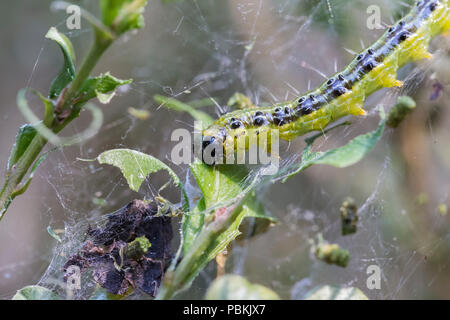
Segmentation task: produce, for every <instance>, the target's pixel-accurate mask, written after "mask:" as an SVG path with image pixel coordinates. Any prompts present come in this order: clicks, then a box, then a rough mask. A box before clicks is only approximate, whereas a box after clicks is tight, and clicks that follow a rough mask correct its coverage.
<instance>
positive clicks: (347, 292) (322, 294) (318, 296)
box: [306, 286, 369, 300]
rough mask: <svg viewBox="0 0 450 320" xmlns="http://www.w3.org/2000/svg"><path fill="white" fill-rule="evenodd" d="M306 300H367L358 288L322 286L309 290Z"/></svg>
mask: <svg viewBox="0 0 450 320" xmlns="http://www.w3.org/2000/svg"><path fill="white" fill-rule="evenodd" d="M306 300H369V298H367V296H366V295H365V294H364V293H363V292H362V291H361V290H359V289H358V288H354V287H347V288H338V287H332V286H323V287H319V288H315V289H313V290H311V291H310V292H309V293H308V294H307V297H306Z"/></svg>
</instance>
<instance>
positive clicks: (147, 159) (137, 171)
mask: <svg viewBox="0 0 450 320" xmlns="http://www.w3.org/2000/svg"><path fill="white" fill-rule="evenodd" d="M97 160H98V162H99V163H100V164H110V165H113V166H115V167H117V168H119V169H120V171H121V172H122V174H123V176H124V177H125V179H127V182H128V185H129V186H130V189H131V190H133V191H136V192H138V191H139V188H140V187H141V185H142V182H144V180H145V179H146V178H147V176H148V175H149V174H150V173H154V172H158V171H160V170H165V171H167V172H168V173H169V175H170V176H171V177H172V179H173V181H174V183H175V184H176V185H177V186H178V187H180V188H181V189H182V190H184V189H183V184H182V183H181V181H180V179H179V178H178V176H177V175H176V174H175V172H173V170H172V169H170V168H169V167H168V166H167V165H166V164H165V163H164V162H161V161H160V160H158V159H156V158H154V157H152V156H150V155H148V154H145V153H142V152H139V151H135V150H130V149H112V150H108V151H105V152H103V153H102V154H100V155H99V156H98V157H97Z"/></svg>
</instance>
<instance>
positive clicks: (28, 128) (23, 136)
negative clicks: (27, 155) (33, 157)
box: [8, 124, 37, 170]
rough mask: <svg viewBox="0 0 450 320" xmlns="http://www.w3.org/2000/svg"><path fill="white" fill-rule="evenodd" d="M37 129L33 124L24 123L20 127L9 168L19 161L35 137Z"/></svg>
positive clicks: (10, 157)
mask: <svg viewBox="0 0 450 320" xmlns="http://www.w3.org/2000/svg"><path fill="white" fill-rule="evenodd" d="M36 132H37V131H36V129H35V128H34V127H33V126H32V125H31V124H26V125H23V126H22V127H20V128H19V132H18V133H17V135H16V143H15V144H14V146H13V148H12V150H11V154H10V156H9V160H8V170H11V168H12V167H13V166H14V165H15V164H16V163H17V161H18V160H19V159H20V157H21V156H22V155H23V154H24V152H25V150H27V148H28V146H29V145H30V143H31V141H32V140H33V138H34V137H35V136H36Z"/></svg>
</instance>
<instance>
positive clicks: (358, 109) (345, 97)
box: [202, 0, 450, 153]
mask: <svg viewBox="0 0 450 320" xmlns="http://www.w3.org/2000/svg"><path fill="white" fill-rule="evenodd" d="M449 1H450V0H421V1H418V2H417V3H416V6H414V7H413V8H412V10H411V12H410V13H409V14H408V15H407V16H405V17H404V18H403V19H401V20H400V21H399V22H398V23H396V24H395V25H394V26H392V27H390V28H389V29H388V30H387V31H386V32H385V33H384V34H383V35H382V36H381V37H380V39H379V40H378V41H376V42H375V43H374V44H373V45H371V46H370V47H369V48H367V49H366V50H364V51H363V52H361V53H360V54H358V55H357V56H356V57H355V58H354V59H353V61H351V62H350V64H349V65H348V66H347V68H345V69H344V70H343V71H341V72H340V73H338V74H336V75H333V76H331V77H330V78H329V79H328V80H327V81H325V82H324V83H323V84H322V85H321V86H320V87H319V88H317V89H315V90H313V91H311V92H308V93H306V94H304V95H302V96H301V97H298V98H296V99H295V100H293V101H288V102H285V103H279V104H277V105H275V106H272V107H264V108H249V109H242V110H237V111H234V112H230V113H228V114H225V115H224V116H222V117H221V118H219V119H217V120H216V121H215V122H214V124H213V125H211V126H210V127H209V128H207V129H205V130H204V131H203V132H202V135H203V140H204V141H209V142H210V143H211V142H212V141H214V142H220V143H221V144H222V146H223V150H224V152H225V153H228V152H234V150H235V149H236V146H237V145H238V144H239V141H242V139H244V140H245V141H244V145H245V146H246V147H248V145H249V143H253V142H254V141H256V142H257V143H258V141H259V140H258V139H252V138H254V136H252V135H259V134H260V133H261V132H265V133H270V130H279V137H280V138H281V139H284V140H291V139H293V138H295V137H297V136H299V135H303V134H306V133H308V132H311V131H319V130H323V129H324V128H325V127H326V126H327V125H328V124H329V123H331V122H332V121H335V120H336V119H338V118H341V117H343V116H347V115H355V116H357V115H364V114H365V111H364V110H363V108H362V107H363V104H364V101H365V99H366V97H367V96H369V95H370V94H371V93H373V92H375V91H377V90H379V89H381V88H383V87H394V86H401V85H402V82H401V81H398V80H397V79H396V75H397V70H398V69H399V68H400V67H401V66H403V65H405V64H406V63H409V62H411V61H415V60H419V59H423V58H429V57H431V55H430V54H429V53H428V44H429V42H430V41H431V39H432V38H433V37H435V36H436V35H438V34H441V33H444V32H446V31H448V30H450V5H449ZM254 128H258V130H251V129H254ZM253 132H257V134H255V133H253ZM241 143H242V142H241ZM241 145H242V144H241ZM269 147H270V146H269Z"/></svg>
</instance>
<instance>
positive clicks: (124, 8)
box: [100, 0, 147, 35]
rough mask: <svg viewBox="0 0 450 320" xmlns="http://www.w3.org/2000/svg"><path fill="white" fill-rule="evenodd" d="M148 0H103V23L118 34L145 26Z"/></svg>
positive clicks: (101, 4)
mask: <svg viewBox="0 0 450 320" xmlns="http://www.w3.org/2000/svg"><path fill="white" fill-rule="evenodd" d="M146 5H147V0H101V2H100V10H101V12H102V21H103V23H104V24H105V25H106V26H108V27H110V28H111V29H112V30H113V31H114V32H116V33H117V34H118V35H120V34H122V33H124V32H127V31H130V30H133V29H140V28H142V27H143V26H144V17H143V15H142V14H143V13H144V9H145V6H146Z"/></svg>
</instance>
